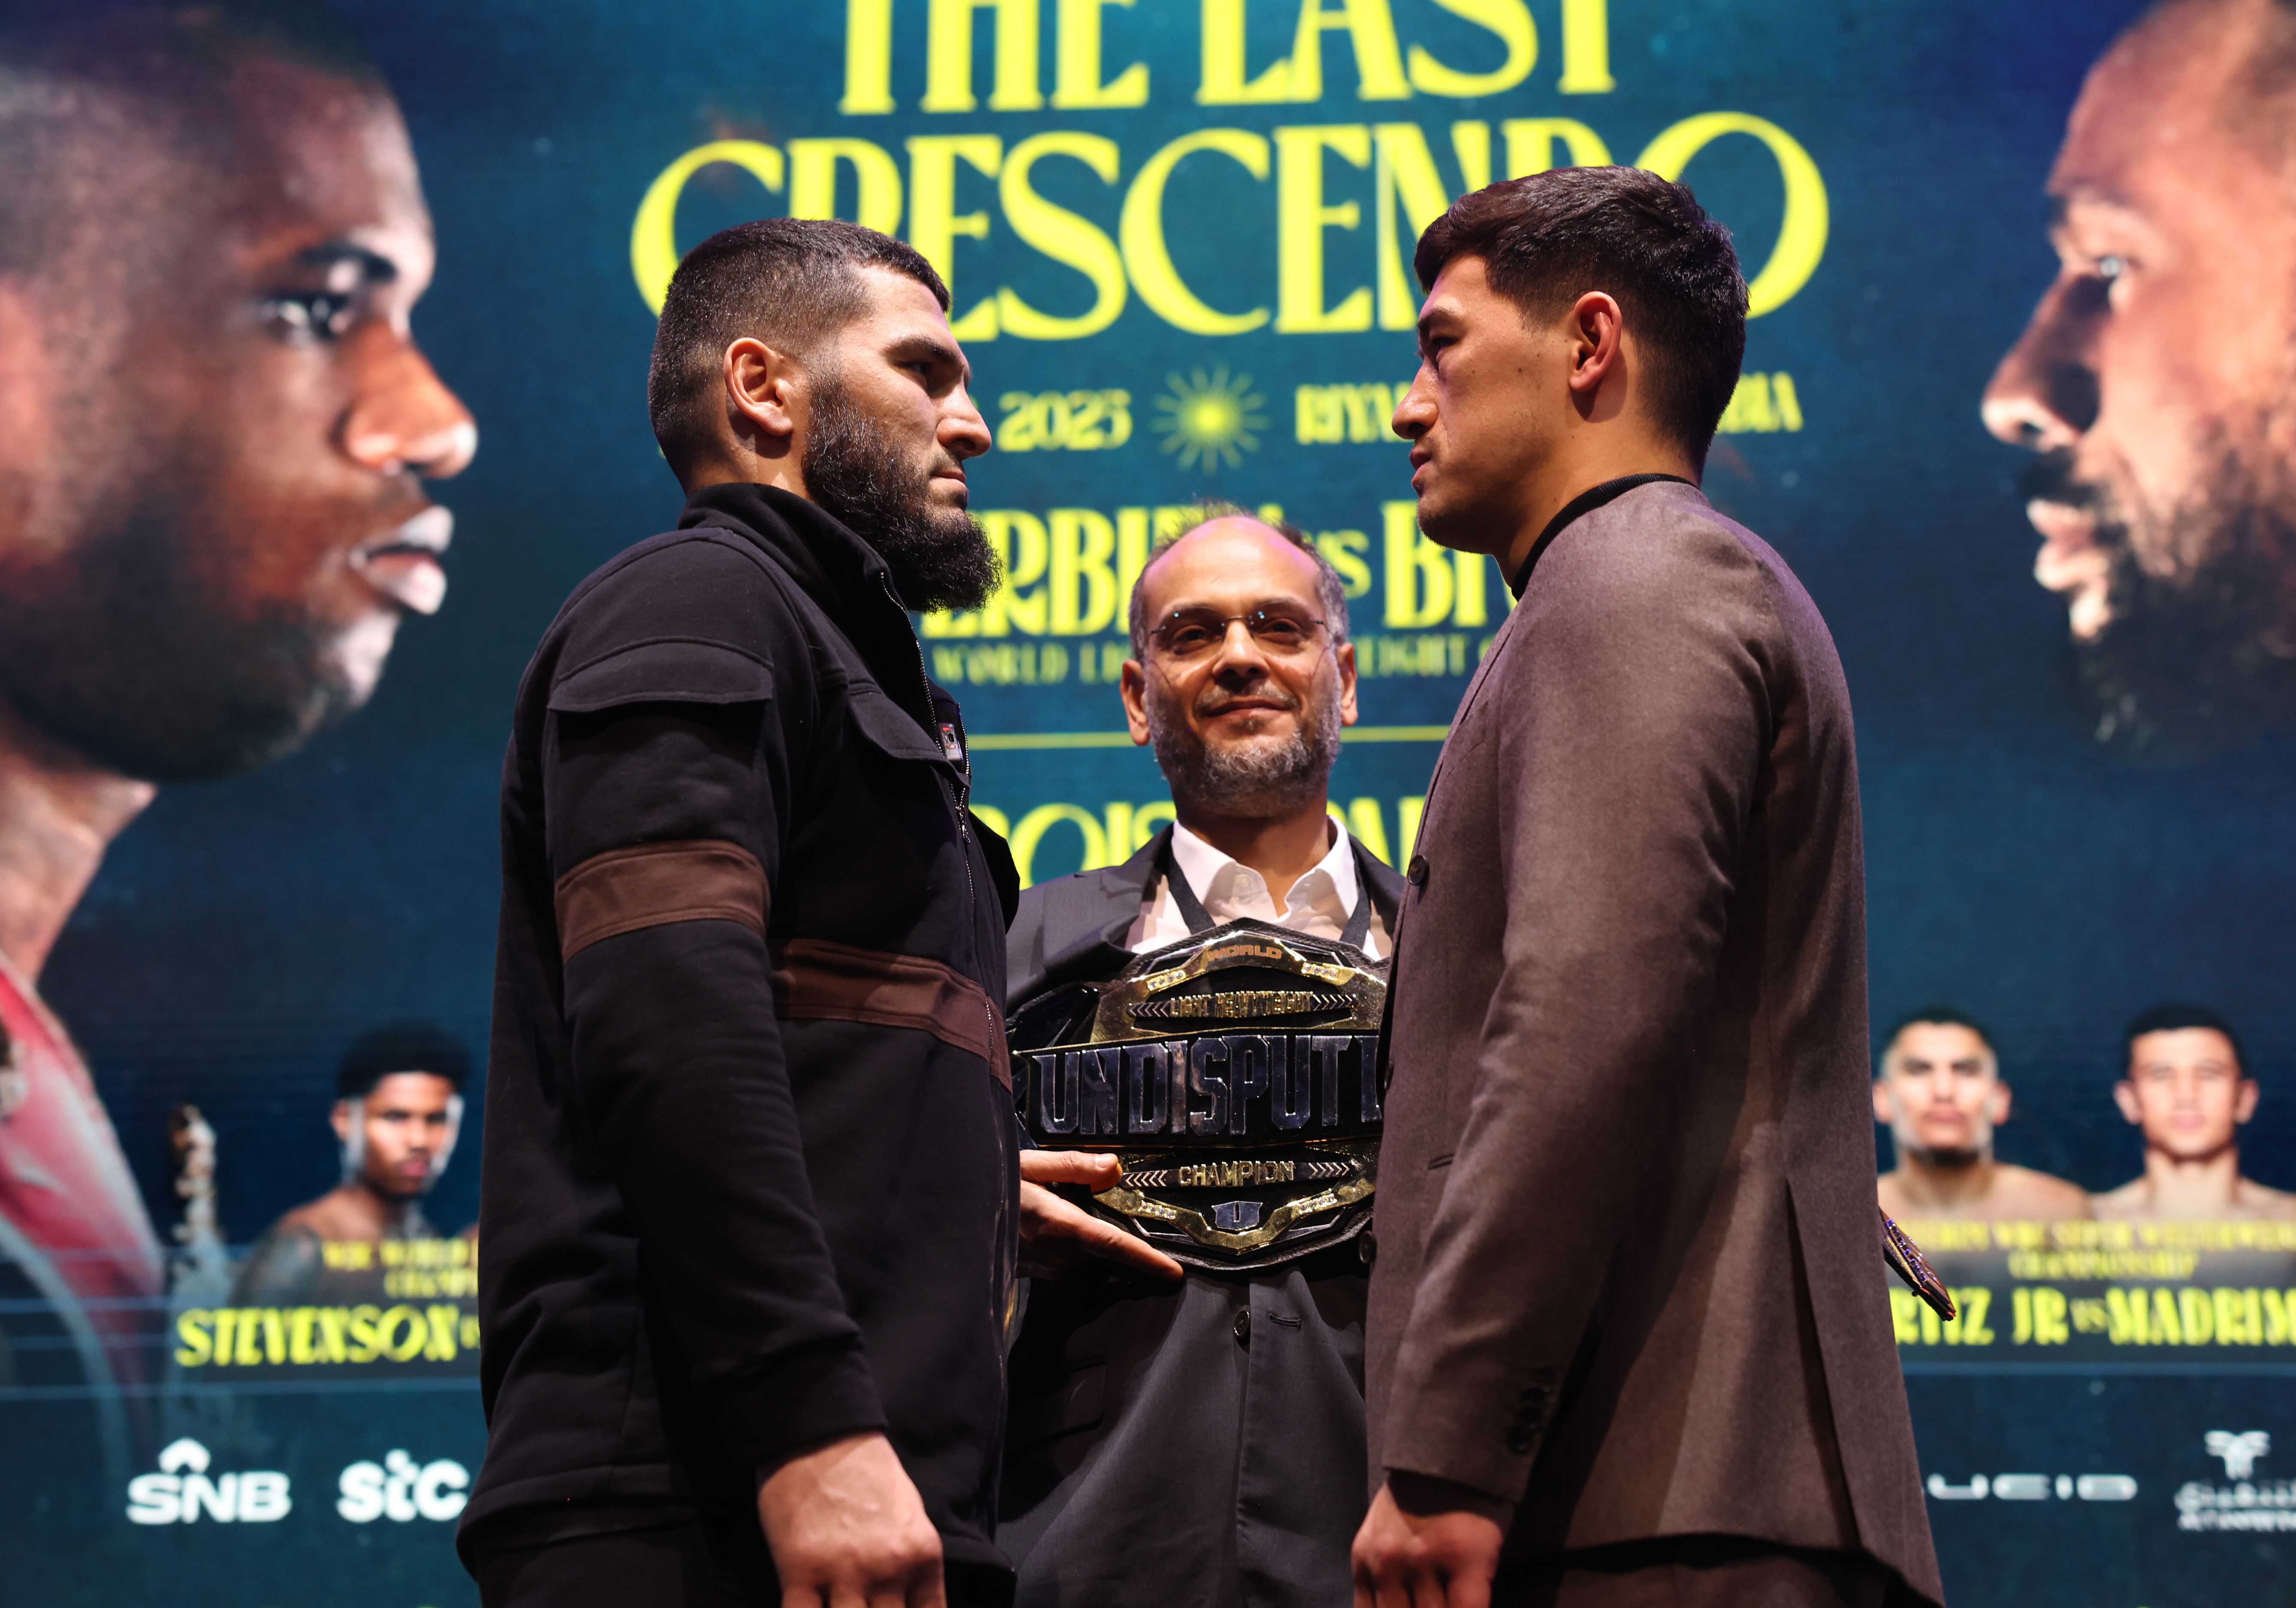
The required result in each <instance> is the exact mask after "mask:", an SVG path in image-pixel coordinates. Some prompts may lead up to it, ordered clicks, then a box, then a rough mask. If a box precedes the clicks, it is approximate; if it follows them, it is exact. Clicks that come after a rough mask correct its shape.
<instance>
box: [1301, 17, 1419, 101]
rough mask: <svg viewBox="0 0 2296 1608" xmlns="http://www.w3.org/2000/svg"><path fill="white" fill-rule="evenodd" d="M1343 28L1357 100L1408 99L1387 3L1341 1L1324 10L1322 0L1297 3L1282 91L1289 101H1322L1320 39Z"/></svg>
mask: <svg viewBox="0 0 2296 1608" xmlns="http://www.w3.org/2000/svg"><path fill="white" fill-rule="evenodd" d="M1337 29H1345V30H1346V32H1347V36H1348V43H1349V45H1351V46H1353V48H1354V51H1355V58H1356V98H1357V100H1359V101H1407V100H1409V99H1410V98H1411V85H1410V82H1409V80H1408V79H1406V78H1405V77H1404V75H1403V51H1402V47H1401V46H1400V45H1398V42H1397V40H1396V37H1395V14H1394V12H1390V10H1389V9H1388V4H1387V0H1340V9H1339V10H1338V11H1335V12H1327V11H1325V10H1324V0H1300V31H1299V33H1298V34H1297V35H1296V36H1294V37H1293V39H1292V74H1291V80H1290V83H1289V85H1288V86H1287V88H1288V90H1289V94H1288V97H1287V98H1289V99H1291V100H1293V101H1320V100H1322V99H1323V98H1324V35H1325V34H1326V33H1329V32H1333V31H1334V30H1337Z"/></svg>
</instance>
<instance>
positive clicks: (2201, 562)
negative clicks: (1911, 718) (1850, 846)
mask: <svg viewBox="0 0 2296 1608" xmlns="http://www.w3.org/2000/svg"><path fill="white" fill-rule="evenodd" d="M2292 163H2296V7H2291V6H2288V5H2286V4H2279V3H2278V0H2169V3H2168V4H2161V5H2158V6H2155V7H2154V8H2153V10H2152V11H2151V12H2148V13H2146V15H2145V16H2144V18H2142V19H2141V20H2140V21H2138V22H2137V23H2136V25H2135V26H2134V27H2132V28H2131V29H2128V32H2127V33H2125V34H2124V35H2122V36H2121V37H2120V39H2119V41H2117V42H2116V43H2115V44H2114V45H2112V48H2111V50H2109V51H2108V52H2107V53H2105V54H2104V56H2103V58H2102V59H2101V60H2099V61H2098V62H2097V63H2096V64H2095V67H2094V68H2093V69H2092V70H2090V72H2089V75H2088V78H2087V83H2086V85H2085V86H2083V88H2082V91H2081V95H2080V99H2079V103H2078V104H2076V105H2075V106H2074V108H2073V111H2072V115H2071V119H2070V121H2069V122H2068V123H2067V125H2066V128H2065V135H2064V143H2063V144H2062V148H2061V149H2060V150H2059V151H2058V152H2057V158H2056V164H2055V168H2054V170H2053V171H2052V172H2051V174H2050V176H2049V180H2048V197H2049V209H2050V218H2051V222H2050V226H2049V236H2050V242H2051V243H2052V245H2054V248H2055V250H2056V252H2057V256H2058V258H2059V262H2060V265H2061V266H2060V267H2059V270H2058V274H2057V276H2056V279H2055V280H2054V283H2051V284H2050V285H2049V286H2048V288H2047V289H2046V291H2044V292H2043V294H2042V297H2041V300H2040V305H2039V306H2038V308H2035V309H2034V312H2033V315H2032V317H2031V320H2030V322H2029V323H2028V324H2027V325H2026V327H2025V330H2024V332H2023V334H2022V335H2021V336H2020V337H2019V339H2018V340H2017V341H2016V343H2015V345H2014V346H2013V347H2012V348H2011V349H2010V350H2009V352H2008V353H2007V355H2006V356H2005V357H2003V358H2002V359H2001V362H2000V365H1999V367H1998V368H1997V370H1996V372H1995V373H1994V375H1993V380H1992V383H1991V384H1990V385H1989V387H1988V388H1987V390H1986V393H1985V398H1984V418H1985V423H1986V427H1987V428H1988V429H1989V430H1990V431H1992V432H1993V433H1994V434H1995V435H1997V436H1998V437H1999V438H2001V439H2003V440H2005V441H2007V442H2010V443H2012V444H2013V445H2016V446H2020V447H2026V448H2029V449H2030V450H2031V451H2032V452H2033V453H2035V454H2036V455H2037V456H2036V458H2035V460H2034V462H2033V463H2032V464H2031V466H2030V470H2029V471H2028V472H2027V475H2026V479H2025V485H2024V493H2025V496H2026V498H2027V501H2026V512H2027V513H2028V515H2029V517H2030V519H2031V521H2032V523H2033V526H2034V529H2036V530H2037V531H2038V533H2039V535H2040V537H2041V546H2040V550H2039V554H2038V557H2037V558H2036V560H2035V562H2034V577H2035V578H2036V579H2038V581H2039V582H2040V583H2041V585H2043V586H2044V587H2047V588H2049V589H2050V590H2051V591H2053V592H2056V593H2058V594H2060V595H2062V596H2063V598H2064V599H2065V602H2066V604H2067V609H2068V613H2069V617H2070V622H2071V660H2072V666H2073V677H2072V679H2073V681H2074V684H2075V686H2076V693H2075V696H2076V699H2077V702H2078V706H2079V711H2080V718H2081V719H2082V721H2083V723H2084V724H2085V726H2087V730H2088V731H2089V733H2090V734H2091V735H2092V736H2093V737H2094V738H2095V741H2096V742H2098V743H2099V744H2101V745H2103V746H2104V747H2106V748H2108V749H2111V750H2113V751H2118V752H2121V753H2125V754H2129V755H2149V756H2159V757H2169V758H2173V757H2177V756H2180V755H2190V754H2199V753H2205V752H2208V751H2214V750H2219V749H2224V748H2228V747H2231V746H2235V745H2237V744H2239V743H2241V742H2244V741H2247V740H2248V739H2250V738H2252V737H2253V736H2254V735H2256V734H2258V733H2259V731H2263V730H2267V729H2270V728H2273V727H2285V726H2287V725H2288V724H2289V723H2290V721H2291V718H2292V717H2296V467H2292V465H2296V186H2292V185H2291V183H2290V180H2291V176H2292V172H2296V168H2292Z"/></svg>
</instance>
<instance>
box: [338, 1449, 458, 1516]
mask: <svg viewBox="0 0 2296 1608" xmlns="http://www.w3.org/2000/svg"><path fill="white" fill-rule="evenodd" d="M336 1489H338V1490H339V1491H340V1492H341V1493H342V1494H341V1495H340V1496H339V1497H336V1498H335V1511H336V1512H337V1513H339V1514H342V1516H343V1517H344V1518H346V1519H348V1520H349V1521H350V1522H352V1523H354V1524H372V1523H373V1522H375V1521H376V1520H377V1519H389V1520H390V1521H391V1522H393V1523H395V1524H404V1523H406V1522H408V1521H409V1520H411V1519H430V1520H432V1521H434V1522H438V1523H441V1524H443V1523H445V1522H447V1521H448V1520H451V1519H454V1518H457V1517H459V1516H460V1515H461V1514H462V1511H463V1504H464V1503H466V1502H468V1501H469V1500H470V1497H468V1496H467V1495H465V1494H464V1493H465V1492H467V1491H468V1490H469V1489H471V1471H470V1470H468V1469H466V1468H464V1467H463V1465H462V1464H459V1463H455V1462H453V1461H451V1460H449V1459H447V1458H444V1457H442V1458H440V1459H439V1461H438V1462H436V1463H417V1462H415V1461H414V1458H412V1457H410V1456H407V1455H406V1453H405V1452H403V1451H399V1450H397V1449H395V1448H394V1449H393V1450H391V1451H389V1452H387V1453H385V1454H384V1455H383V1459H382V1461H381V1463H379V1464H377V1463H354V1464H351V1465H350V1466H349V1467H348V1468H347V1469H345V1470H343V1477H342V1479H341V1480H340V1481H339V1482H338V1483H337V1485H336Z"/></svg>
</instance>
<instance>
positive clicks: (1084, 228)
mask: <svg viewBox="0 0 2296 1608" xmlns="http://www.w3.org/2000/svg"><path fill="white" fill-rule="evenodd" d="M1048 156H1064V157H1069V158H1071V159H1073V160H1077V161H1079V162H1082V163H1083V164H1084V165H1085V166H1086V167H1087V168H1091V169H1092V170H1093V172H1094V173H1095V174H1097V175H1098V176H1099V177H1100V180H1101V182H1102V183H1103V184H1106V185H1113V184H1114V183H1116V176H1117V171H1118V168H1119V163H1120V161H1121V160H1122V159H1121V158H1120V157H1119V154H1118V152H1117V149H1116V142H1115V141H1114V140H1111V139H1103V138H1102V137H1101V136H1100V135H1096V134H1064V133H1054V134H1039V135H1035V136H1034V137H1032V138H1029V139H1025V140H1022V141H1021V143H1020V144H1017V145H1015V146H1013V149H1012V151H1011V152H1009V153H1008V154H1007V155H1006V156H1005V170H1004V173H1003V175H1002V176H1000V177H999V179H998V180H997V185H998V193H999V195H1000V196H1001V198H1002V200H1003V201H1004V205H1005V223H1006V224H1008V225H1009V226H1011V227H1012V230H1013V234H1017V235H1019V236H1020V237H1021V240H1022V241H1023V242H1026V243H1027V244H1029V245H1030V246H1032V247H1034V248H1035V249H1036V250H1038V251H1041V252H1042V253H1044V255H1046V257H1049V258H1052V259H1053V260H1054V262H1057V263H1062V264H1063V265H1065V266H1067V267H1071V268H1074V269H1075V270H1076V271H1077V272H1078V273H1079V274H1081V275H1084V276H1085V277H1086V278H1087V279H1088V280H1090V281H1091V282H1092V289H1093V303H1092V306H1091V308H1088V309H1087V311H1085V312H1083V313H1080V314H1078V315H1077V316H1074V317H1058V316H1054V315H1052V314H1049V313H1041V312H1038V311H1037V309H1036V308H1032V307H1030V306H1029V304H1028V303H1027V302H1025V301H1023V300H1021V298H1020V297H1019V296H1018V295H1017V294H1015V293H1014V292H1013V290H1012V289H1011V288H1010V287H1009V286H1008V287H1005V288H1004V289H1000V290H999V291H997V292H996V311H997V320H998V323H999V324H1001V325H1002V327H1003V329H1004V332H1005V333H1006V334H1008V335H1016V336H1019V337H1020V338H1021V339H1022V340H1080V339H1082V338H1083V337H1084V336H1087V335H1096V334H1098V333H1099V332H1101V331H1103V330H1104V329H1106V328H1107V327H1108V326H1109V325H1110V324H1113V323H1115V322H1116V316H1117V315H1118V314H1119V313H1121V312H1122V311H1123V310H1124V259H1123V258H1122V257H1120V256H1119V255H1118V253H1117V250H1116V242H1114V241H1111V239H1109V238H1108V236H1107V235H1106V234H1103V233H1102V231H1101V229H1100V227H1099V226H1097V225H1095V224H1093V223H1091V222H1089V221H1088V220H1087V219H1085V218H1082V217H1078V216H1077V215H1076V214H1075V213H1073V212H1071V211H1070V210H1068V209H1066V208H1065V207H1056V206H1054V204H1053V203H1052V202H1051V201H1046V199H1045V198H1044V197H1043V196H1041V195H1039V194H1037V191H1036V189H1035V188H1034V187H1033V186H1032V185H1030V184H1029V169H1030V168H1033V167H1035V166H1036V164H1037V161H1038V160H1039V159H1041V158H1044V157H1048Z"/></svg>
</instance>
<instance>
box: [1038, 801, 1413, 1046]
mask: <svg viewBox="0 0 2296 1608" xmlns="http://www.w3.org/2000/svg"><path fill="white" fill-rule="evenodd" d="M1171 836H1172V829H1171V828H1170V827H1169V826H1167V827H1165V828H1164V829H1163V830H1162V831H1161V832H1159V833H1157V834H1156V835H1155V836H1154V837H1152V838H1151V839H1149V840H1148V842H1147V846H1146V847H1144V849H1141V850H1140V852H1139V853H1137V854H1136V855H1134V856H1133V857H1131V858H1130V859H1128V860H1127V861H1125V862H1124V864H1122V865H1121V866H1102V867H1101V868H1100V869H1099V870H1097V871H1079V872H1078V873H1077V874H1075V875H1074V876H1063V877H1057V878H1055V879H1054V880H1053V881H1052V882H1039V883H1037V885H1036V886H1035V887H1033V888H1030V889H1029V890H1027V891H1025V892H1023V893H1022V894H1021V908H1020V913H1019V914H1018V915H1015V916H1014V917H1013V926H1012V929H1011V931H1008V932H1006V933H1005V977H1006V978H1007V980H1008V981H1007V984H1006V988H1005V1001H1006V1003H1007V1005H1010V1006H1018V1005H1021V1003H1022V1002H1023V1001H1026V1000H1029V999H1033V998H1034V997H1036V996H1037V995H1038V994H1040V993H1042V992H1044V990H1045V989H1049V988H1053V987H1055V986H1057V985H1059V984H1061V983H1064V982H1074V981H1077V980H1079V979H1086V980H1092V981H1095V982H1097V981H1100V980H1103V979H1105V978H1110V977H1113V976H1115V975H1116V974H1117V972H1120V971H1122V970H1123V969H1124V968H1125V967H1126V966H1127V965H1129V964H1131V961H1132V951H1131V950H1129V949H1128V948H1125V947H1124V939H1125V937H1126V935H1127V934H1128V933H1129V932H1130V931H1132V923H1134V922H1136V921H1137V920H1138V919H1139V917H1140V906H1141V904H1142V902H1143V901H1144V900H1145V899H1146V898H1147V897H1148V887H1149V884H1150V883H1152V882H1154V881H1155V880H1156V865H1157V862H1158V860H1160V858H1161V857H1162V856H1163V853H1164V847H1165V845H1166V844H1167V843H1169V841H1171ZM1355 850H1356V880H1357V883H1358V885H1359V886H1360V887H1361V888H1362V890H1364V892H1365V893H1367V894H1369V895H1370V896H1371V904H1372V908H1373V909H1374V910H1376V911H1377V912H1379V915H1380V919H1381V920H1382V922H1384V923H1387V930H1388V931H1389V932H1390V933H1392V932H1393V931H1395V921H1396V912H1397V910H1398V908H1399V907H1400V906H1401V904H1402V901H1403V879H1402V877H1400V876H1398V875H1397V874H1396V873H1395V871H1394V869H1393V868H1392V867H1390V866H1389V865H1388V864H1387V863H1386V862H1385V861H1384V860H1382V859H1381V858H1380V857H1378V856H1377V855H1375V854H1374V853H1372V851H1371V850H1370V849H1365V847H1364V846H1363V844H1362V843H1361V842H1357V843H1356V845H1355Z"/></svg>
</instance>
